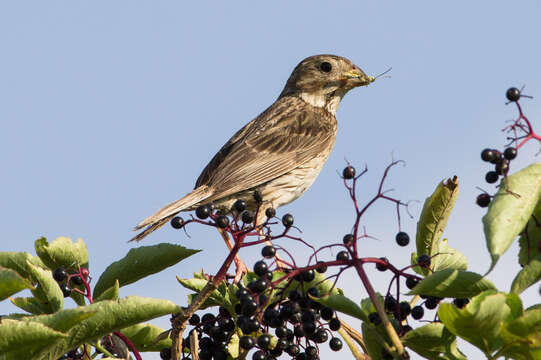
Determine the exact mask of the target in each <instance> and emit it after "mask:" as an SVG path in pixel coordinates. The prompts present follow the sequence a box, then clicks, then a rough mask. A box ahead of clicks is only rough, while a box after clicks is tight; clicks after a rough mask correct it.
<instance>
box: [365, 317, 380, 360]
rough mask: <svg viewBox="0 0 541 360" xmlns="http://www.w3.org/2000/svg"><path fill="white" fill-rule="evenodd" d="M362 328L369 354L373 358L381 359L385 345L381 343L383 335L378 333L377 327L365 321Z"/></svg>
mask: <svg viewBox="0 0 541 360" xmlns="http://www.w3.org/2000/svg"><path fill="white" fill-rule="evenodd" d="M361 329H362V333H363V338H364V343H365V345H366V350H367V351H368V355H370V358H371V359H381V358H382V356H381V353H382V351H383V346H382V345H381V336H379V335H378V333H377V331H376V328H375V327H373V326H371V325H368V323H367V322H364V321H363V323H362V324H361Z"/></svg>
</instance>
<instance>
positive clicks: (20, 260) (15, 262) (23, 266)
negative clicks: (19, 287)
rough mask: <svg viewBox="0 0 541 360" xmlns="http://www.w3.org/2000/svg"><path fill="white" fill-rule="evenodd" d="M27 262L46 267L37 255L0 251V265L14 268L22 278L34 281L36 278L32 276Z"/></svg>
mask: <svg viewBox="0 0 541 360" xmlns="http://www.w3.org/2000/svg"><path fill="white" fill-rule="evenodd" d="M28 263H30V264H32V265H36V266H39V267H40V268H42V269H47V266H45V264H43V262H42V261H41V260H40V258H38V257H37V256H33V255H30V254H29V253H27V252H12V251H3V252H0V266H2V267H5V268H8V269H12V270H15V271H16V272H17V273H18V274H19V275H21V276H22V277H23V278H25V279H28V280H29V281H30V282H32V283H35V282H36V279H34V278H33V277H32V273H31V271H30V270H29V266H28Z"/></svg>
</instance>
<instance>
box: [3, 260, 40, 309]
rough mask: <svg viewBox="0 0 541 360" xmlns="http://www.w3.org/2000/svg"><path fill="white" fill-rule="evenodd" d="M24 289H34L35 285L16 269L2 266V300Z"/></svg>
mask: <svg viewBox="0 0 541 360" xmlns="http://www.w3.org/2000/svg"><path fill="white" fill-rule="evenodd" d="M24 289H32V290H34V286H33V285H32V284H31V283H30V282H29V281H28V280H26V279H25V278H23V277H22V276H21V275H19V273H18V272H16V271H15V270H12V269H8V268H5V267H2V266H0V301H2V300H5V299H7V298H8V297H10V296H11V295H13V294H16V293H18V292H19V291H21V290H24Z"/></svg>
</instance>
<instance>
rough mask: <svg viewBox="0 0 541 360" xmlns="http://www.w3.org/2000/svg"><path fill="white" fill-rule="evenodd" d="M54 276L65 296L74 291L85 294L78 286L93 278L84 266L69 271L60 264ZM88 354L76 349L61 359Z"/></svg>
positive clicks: (84, 284)
mask: <svg viewBox="0 0 541 360" xmlns="http://www.w3.org/2000/svg"><path fill="white" fill-rule="evenodd" d="M53 278H54V279H55V280H56V282H57V283H58V286H60V290H62V294H63V295H64V297H69V296H70V295H71V294H72V292H74V291H75V292H78V293H80V294H82V295H85V294H86V292H85V291H82V290H80V289H78V287H81V286H85V287H87V286H88V283H89V282H90V280H91V278H90V276H89V272H88V269H87V268H83V267H78V271H75V270H71V269H70V270H69V271H68V270H67V269H66V268H64V267H63V266H60V267H59V268H57V269H55V270H54V271H53ZM86 356H87V353H86V352H85V351H82V352H80V351H79V349H74V350H71V351H69V352H67V353H66V354H64V355H62V356H61V357H60V358H59V360H79V359H83V358H85V357H86Z"/></svg>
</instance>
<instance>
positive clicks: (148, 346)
mask: <svg viewBox="0 0 541 360" xmlns="http://www.w3.org/2000/svg"><path fill="white" fill-rule="evenodd" d="M164 331H165V330H164V329H161V328H159V327H157V326H154V325H152V324H136V325H133V326H130V327H127V328H124V329H122V330H120V332H121V333H122V334H124V335H125V336H127V337H128V338H129V339H130V340H131V342H132V343H133V344H134V345H135V347H136V348H137V350H138V351H160V350H161V349H163V348H166V347H171V344H172V342H171V339H169V338H166V339H162V340H160V341H158V342H157V343H156V344H154V340H155V339H156V338H157V337H158V335H160V334H161V333H163V332H164Z"/></svg>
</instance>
